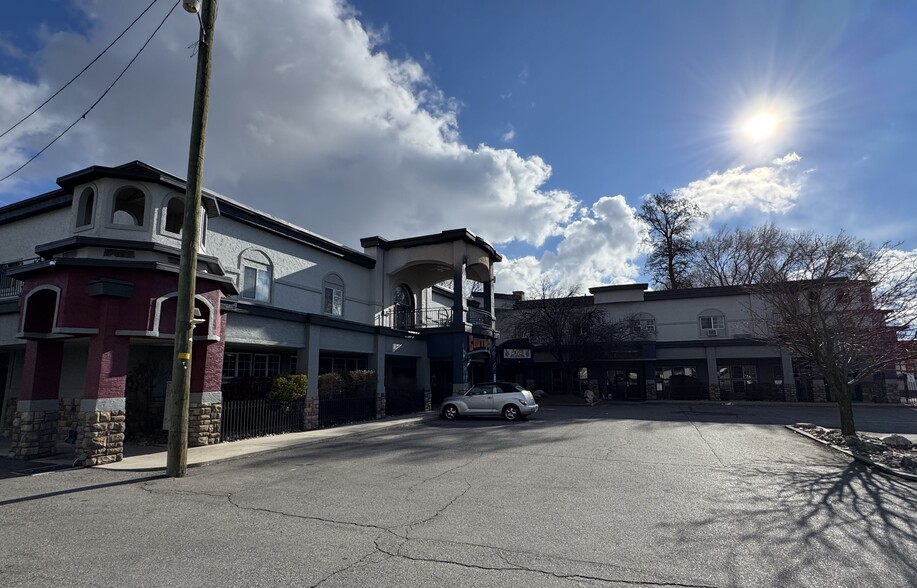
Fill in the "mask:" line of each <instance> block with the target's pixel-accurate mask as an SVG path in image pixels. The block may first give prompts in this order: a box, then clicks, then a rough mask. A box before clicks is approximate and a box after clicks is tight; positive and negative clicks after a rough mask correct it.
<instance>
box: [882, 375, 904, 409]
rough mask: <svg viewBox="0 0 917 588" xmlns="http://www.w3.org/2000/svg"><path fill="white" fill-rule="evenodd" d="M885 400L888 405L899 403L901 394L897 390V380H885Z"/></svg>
mask: <svg viewBox="0 0 917 588" xmlns="http://www.w3.org/2000/svg"><path fill="white" fill-rule="evenodd" d="M885 399H886V400H887V401H888V402H889V403H890V404H900V403H901V392H900V391H899V390H898V381H897V380H885Z"/></svg>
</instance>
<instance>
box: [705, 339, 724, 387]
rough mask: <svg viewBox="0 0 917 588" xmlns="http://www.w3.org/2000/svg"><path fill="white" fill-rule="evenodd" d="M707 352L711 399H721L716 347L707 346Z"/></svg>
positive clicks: (708, 382) (708, 383)
mask: <svg viewBox="0 0 917 588" xmlns="http://www.w3.org/2000/svg"><path fill="white" fill-rule="evenodd" d="M704 351H705V352H706V353H707V385H708V387H709V390H710V400H720V398H721V397H720V380H719V371H718V370H717V368H716V347H713V346H710V347H705V348H704Z"/></svg>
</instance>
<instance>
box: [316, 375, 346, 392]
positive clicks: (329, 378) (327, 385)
mask: <svg viewBox="0 0 917 588" xmlns="http://www.w3.org/2000/svg"><path fill="white" fill-rule="evenodd" d="M318 395H319V396H320V397H322V398H340V397H342V396H343V395H344V378H342V377H341V375H340V374H336V373H333V372H332V373H327V374H320V375H319V376H318Z"/></svg>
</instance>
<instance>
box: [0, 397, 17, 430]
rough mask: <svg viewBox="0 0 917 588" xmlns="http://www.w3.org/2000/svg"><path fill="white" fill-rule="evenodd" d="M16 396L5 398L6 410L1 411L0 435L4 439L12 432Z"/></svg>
mask: <svg viewBox="0 0 917 588" xmlns="http://www.w3.org/2000/svg"><path fill="white" fill-rule="evenodd" d="M17 400H18V398H7V400H6V410H4V411H3V415H4V416H3V425H2V427H0V437H3V438H4V439H5V438H7V437H9V436H11V435H12V434H13V419H15V418H16V401H17Z"/></svg>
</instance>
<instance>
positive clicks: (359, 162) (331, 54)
mask: <svg viewBox="0 0 917 588" xmlns="http://www.w3.org/2000/svg"><path fill="white" fill-rule="evenodd" d="M167 4H168V3H166V4H164V5H163V6H157V7H156V8H155V9H154V10H153V11H151V13H150V14H149V15H148V16H147V17H145V19H144V20H143V21H141V23H142V26H138V27H135V28H136V29H137V30H136V31H132V32H131V33H130V34H129V35H127V36H126V37H125V39H124V41H126V42H125V43H119V45H117V46H116V47H115V49H113V50H112V51H111V52H110V54H109V55H106V57H105V58H104V59H103V60H101V61H100V62H99V63H98V64H97V65H96V66H95V67H94V68H93V69H92V70H90V74H89V75H87V76H85V79H81V80H80V82H79V83H77V84H74V86H73V87H71V88H70V89H68V90H67V92H66V93H65V94H62V95H61V97H59V98H58V99H56V100H55V101H54V102H52V103H51V104H50V105H49V106H48V107H46V108H45V109H43V110H42V111H41V112H40V115H39V116H37V117H35V118H34V119H32V120H30V121H28V122H27V123H25V124H24V125H22V127H20V128H19V129H17V130H16V131H14V133H11V134H10V135H9V136H8V137H7V138H5V139H3V140H0V175H5V174H6V173H8V172H9V171H11V170H12V169H14V168H15V167H17V166H18V165H20V164H21V163H22V162H24V161H25V160H26V159H27V158H28V157H30V156H31V155H32V153H34V152H35V151H36V150H37V149H39V148H40V147H42V146H44V145H45V144H46V143H47V142H48V141H50V139H51V138H53V137H54V136H55V135H56V134H57V133H58V132H60V130H61V129H62V128H63V127H64V126H66V125H67V124H69V123H70V122H72V121H73V120H75V119H76V118H77V117H79V116H80V114H82V113H83V112H84V111H85V109H86V108H87V107H88V105H89V104H91V103H92V101H93V100H94V99H95V98H97V97H98V95H99V93H100V91H101V89H102V88H104V87H105V86H107V85H108V83H109V82H110V81H111V80H112V79H113V78H114V76H115V75H117V72H118V71H120V69H121V67H123V65H124V64H125V63H126V62H127V61H128V60H129V59H130V57H132V56H133V54H134V52H135V51H136V49H137V48H138V47H139V46H140V44H141V43H142V42H143V40H144V39H145V37H146V35H147V34H149V32H150V31H151V30H152V28H153V27H154V26H155V24H156V23H157V22H158V21H159V19H160V18H162V16H163V15H164V14H165V11H166V10H167V9H168V8H169V6H168V5H167ZM76 5H77V6H78V7H81V8H82V9H83V10H84V11H85V12H86V15H87V18H88V19H89V20H90V22H92V27H91V29H90V30H89V31H88V32H87V33H86V36H80V35H76V34H73V33H68V32H54V31H46V30H41V31H37V32H36V34H37V35H39V37H40V38H41V40H42V42H43V46H42V50H41V51H40V53H39V54H38V55H34V56H29V58H28V61H27V62H26V61H25V60H24V61H23V63H29V64H31V66H32V67H33V68H34V70H33V71H32V74H33V75H32V76H30V78H29V79H20V78H16V77H13V76H9V75H5V76H4V75H0V127H3V128H6V127H7V126H9V125H11V124H12V123H13V122H15V121H16V120H18V118H20V117H21V116H22V115H24V114H25V113H26V112H28V111H29V110H31V109H32V108H34V106H35V105H37V104H38V103H39V102H40V101H41V100H43V99H44V97H46V96H47V95H49V94H50V92H52V91H53V90H54V89H56V88H58V87H60V86H61V85H62V84H63V83H64V82H65V81H67V80H68V79H69V78H70V76H72V75H73V73H74V72H76V71H79V69H81V68H82V67H83V66H84V65H85V64H86V63H87V62H88V61H89V60H90V59H91V58H92V57H94V56H95V55H96V54H97V53H98V52H99V51H100V50H101V49H102V48H103V47H104V46H105V45H106V44H108V42H109V41H110V40H111V39H113V38H114V37H115V36H116V35H117V34H118V33H119V32H121V30H122V29H123V28H124V27H125V26H126V25H127V23H129V22H130V21H131V20H132V19H133V18H134V16H135V15H136V14H139V12H140V10H141V9H142V8H143V6H144V5H145V2H140V1H133V2H118V3H112V2H107V1H103V0H94V1H90V0H86V1H80V2H77V3H76ZM157 10H158V12H157ZM196 40H197V20H196V19H195V18H194V17H192V16H189V15H187V14H185V13H183V12H182V11H180V10H177V11H176V12H175V13H174V14H173V15H172V16H171V17H170V18H169V20H168V21H167V23H166V26H165V27H163V29H162V30H161V31H160V33H159V35H158V36H157V37H156V39H154V41H153V43H151V44H150V46H149V47H148V48H147V50H146V51H145V52H144V54H143V55H142V56H141V57H140V58H139V59H138V61H137V62H136V63H135V64H134V66H133V67H132V68H131V70H130V71H129V72H128V74H127V75H126V76H125V77H124V78H123V79H122V81H121V82H120V83H119V85H118V86H117V87H116V88H115V89H114V90H113V91H112V92H111V93H110V94H109V96H108V97H107V98H106V99H105V101H104V102H102V103H101V104H100V106H99V107H98V108H97V109H96V110H94V111H93V112H92V113H91V114H90V115H89V116H88V117H87V118H86V119H85V120H83V121H82V122H81V123H80V124H78V125H77V126H76V127H75V128H74V130H73V131H71V132H70V133H69V134H68V135H67V136H66V137H65V138H64V139H62V140H61V141H60V142H59V143H58V144H56V145H55V146H54V147H52V148H51V149H50V150H49V151H48V152H47V153H46V154H45V155H44V156H42V158H40V159H39V160H37V161H36V162H35V163H33V164H31V165H30V166H29V167H27V168H26V170H25V171H24V172H21V173H20V174H19V175H18V176H17V177H16V179H15V180H8V181H7V182H5V183H4V184H2V185H0V191H2V192H0V198H3V199H4V200H6V201H12V200H15V199H19V198H24V197H27V196H31V195H33V192H32V191H31V188H29V184H28V181H29V180H33V181H34V180H38V179H41V178H48V177H51V178H54V177H57V176H60V175H63V174H66V173H70V172H72V171H75V170H77V169H80V168H82V167H86V166H89V165H94V164H100V165H117V164H121V163H125V162H127V161H131V160H134V159H139V160H143V161H146V162H147V163H150V164H152V165H154V166H157V167H161V168H163V169H165V170H167V171H170V172H172V173H174V174H176V175H179V176H184V174H185V170H186V167H187V149H188V138H189V123H190V119H191V104H192V92H193V83H194V68H195V64H196V60H195V59H194V58H192V56H191V50H190V49H188V46H189V45H191V44H193V43H194V42H195V41H196ZM383 40H384V37H383V36H380V35H379V34H378V33H375V32H372V31H368V30H367V29H366V28H365V27H364V26H363V25H361V23H360V22H359V20H358V15H356V14H354V12H353V11H352V9H351V8H349V7H348V6H347V5H346V4H343V3H341V2H338V1H335V0H313V1H310V2H283V1H281V0H264V1H262V2H259V3H258V9H257V18H253V17H252V5H251V3H246V2H223V3H221V4H220V13H219V18H218V22H217V29H216V33H215V43H216V44H215V48H214V62H213V64H214V65H213V76H212V86H211V103H210V113H209V127H208V136H207V150H206V164H205V185H206V186H208V187H209V188H212V189H215V190H217V191H220V192H223V193H226V194H227V195H229V196H231V197H233V198H235V199H238V200H240V201H243V202H246V203H249V204H251V205H253V206H255V207H257V208H260V209H262V210H264V211H266V212H269V213H271V214H274V215H276V216H279V217H281V218H285V219H287V220H289V221H291V222H293V223H296V224H299V225H301V226H304V227H306V228H308V229H310V230H313V231H316V232H318V233H320V234H323V235H325V236H327V237H329V238H332V239H334V240H337V241H340V242H343V243H345V244H348V245H351V246H356V244H357V243H358V239H359V238H360V237H365V236H369V235H377V234H378V235H381V236H383V237H386V238H398V237H404V236H409V235H419V234H426V233H432V232H438V231H441V230H444V229H448V228H457V227H468V228H470V229H471V230H473V231H474V232H476V233H477V234H479V235H481V236H483V237H484V238H486V239H488V240H490V241H491V242H493V243H495V244H497V245H500V244H506V243H512V242H517V243H525V244H529V245H530V246H534V247H536V248H541V247H542V246H543V245H544V244H545V242H546V240H548V239H551V241H550V243H552V244H553V245H552V247H550V248H548V249H547V250H544V251H542V252H541V253H540V254H539V255H540V257H535V256H530V257H522V258H519V259H507V260H506V261H505V262H504V263H503V264H501V266H502V267H500V269H499V278H498V285H497V287H498V289H499V290H500V291H503V292H505V291H510V290H513V289H526V288H528V287H530V286H532V285H534V284H535V283H537V282H538V280H539V279H540V278H541V276H542V275H545V274H546V275H548V276H549V277H551V278H552V279H555V280H557V281H558V282H562V283H565V284H573V283H578V284H581V285H582V286H584V287H588V286H593V285H598V284H602V283H605V284H607V283H621V282H628V281H633V280H635V279H636V278H637V277H638V276H639V267H638V266H637V265H636V262H637V261H638V260H639V257H640V256H641V255H642V253H643V245H642V238H643V235H644V233H645V227H643V225H642V223H640V222H639V221H638V220H636V218H635V216H634V214H635V211H634V210H633V208H631V207H630V206H628V204H627V202H626V201H625V199H624V197H623V196H606V197H603V198H600V199H599V200H598V201H597V202H595V203H594V204H592V205H591V206H588V207H583V208H582V209H580V208H581V207H582V206H583V205H582V203H581V202H579V201H578V200H577V199H576V198H574V196H573V195H572V194H570V193H569V192H567V191H564V190H556V189H555V190H551V189H547V188H546V187H545V186H546V183H547V181H548V179H549V178H550V175H551V167H550V165H548V164H547V163H546V162H545V161H543V160H542V159H541V158H540V157H538V156H536V155H533V156H528V157H525V156H522V155H520V154H519V153H517V152H516V151H514V150H512V149H499V148H495V147H491V146H487V145H479V146H476V147H473V146H469V145H466V144H465V143H463V142H462V140H461V137H460V133H459V128H458V124H457V118H456V111H457V105H456V102H455V101H454V100H452V99H450V98H449V97H446V96H444V95H443V94H442V93H441V92H440V91H439V90H438V89H437V88H436V87H435V86H434V85H433V84H432V83H431V82H430V80H429V79H428V77H427V76H426V74H425V72H424V70H423V68H422V67H421V65H420V64H419V63H418V62H416V61H413V60H410V59H408V60H397V59H393V58H391V57H389V56H388V55H387V54H386V53H385V52H384V51H382V50H381V48H380V47H379V43H380V42H382V41H383ZM4 50H5V51H6V52H7V53H9V54H16V51H15V50H16V48H14V47H13V48H10V47H7V48H6V49H4ZM525 72H526V70H525V69H524V70H523V74H524V73H525ZM522 77H523V78H524V75H523V76H522ZM504 140H510V139H508V138H506V137H504ZM798 159H799V157H798V156H796V155H795V154H790V155H788V156H787V157H785V158H782V159H780V160H776V161H774V162H773V163H772V164H771V165H768V166H762V167H758V168H753V169H745V168H743V167H737V168H732V169H729V170H727V171H725V172H722V173H719V172H716V173H713V174H710V175H709V176H708V177H707V178H704V179H702V180H698V181H696V182H692V183H690V184H689V185H687V186H685V187H684V188H682V189H680V190H677V191H676V193H677V194H678V195H679V196H682V197H689V198H692V199H694V200H695V201H696V202H697V203H698V204H699V205H700V206H701V207H703V208H705V209H707V210H708V211H710V212H711V214H713V215H718V216H728V215H731V214H738V213H739V212H741V211H745V210H749V209H758V210H764V211H777V212H780V211H785V210H787V209H788V208H789V207H791V206H792V205H793V203H794V202H795V200H796V199H797V198H798V196H799V190H800V185H801V180H800V179H799V177H800V176H799V174H798V173H796V172H795V171H794V169H795V166H794V164H795V163H796V162H797V161H798Z"/></svg>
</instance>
